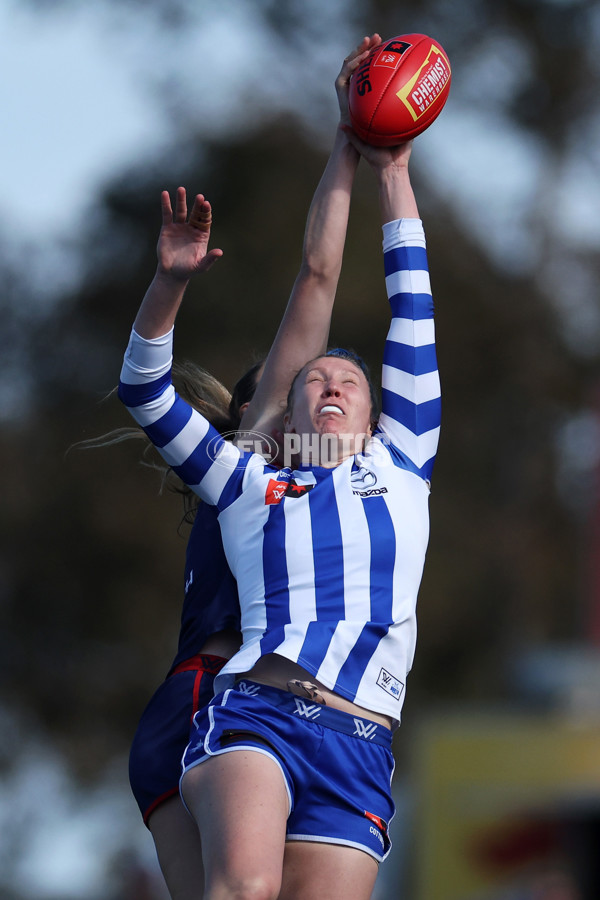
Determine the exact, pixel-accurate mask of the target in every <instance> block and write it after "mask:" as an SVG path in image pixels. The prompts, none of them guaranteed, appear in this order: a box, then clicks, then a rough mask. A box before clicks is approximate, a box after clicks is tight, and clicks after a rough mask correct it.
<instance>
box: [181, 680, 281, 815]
mask: <svg viewBox="0 0 600 900" xmlns="http://www.w3.org/2000/svg"><path fill="white" fill-rule="evenodd" d="M230 693H231V689H229V690H227V691H225V693H224V694H223V699H222V702H221V706H225V705H226V702H227V697H228V695H229V694H230ZM208 719H209V722H210V725H209V728H208V731H207V732H206V737H205V738H204V749H205V750H206V753H205V754H204V756H201V757H200V759H196V760H194V762H193V763H190V764H189V766H186V767H185V768H184V770H183V772H182V773H181V777H180V779H179V796H180V797H181V802H182V803H183V805H184V807H185V809H186V810H187V812H188V813H189V814H190V815H192V812H191V810H190V809H189V807H188V806H187V804H186V802H185V800H184V799H183V794H182V791H181V786H182V783H183V778H184V776H185V775H186V773H187V772H190V771H191V770H192V769H194V768H195V767H196V766H199V765H200V764H201V763H203V762H206V760H207V759H211V758H212V757H213V756H222V755H223V754H224V753H234V752H235V751H236V750H252V751H254V753H262V755H263V756H268V758H269V759H272V760H273V762H274V763H275V764H276V765H277V768H278V769H279V771H280V772H281V777H282V778H283V784H284V787H285V792H286V795H287V799H288V813H287V815H288V818H289V817H290V816H291V814H292V810H293V806H292V792H291V791H290V786H289V784H288V780H287V778H286V775H285V772H284V770H283V766H282V765H281V762H280V761H279V759H278V758H277V756H275V754H274V753H273V752H271V751H270V750H269V749H268V747H257V746H256V744H235V745H234V746H233V747H224V748H223V749H222V750H210V749H209V746H208V744H209V736H210V733H211V731H212V730H213V728H214V727H215V721H214V715H213V707H212V705H210V706H209V707H208ZM256 737H257V738H258V739H259V740H260V739H261V736H260V734H257V735H256ZM262 740H264V738H263V739H262ZM189 743H191V741H190V742H189ZM188 747H189V744H188ZM186 751H187V747H186V748H185V750H184V752H183V756H182V757H181V764H182V766H183V760H184V757H185V754H186Z"/></svg>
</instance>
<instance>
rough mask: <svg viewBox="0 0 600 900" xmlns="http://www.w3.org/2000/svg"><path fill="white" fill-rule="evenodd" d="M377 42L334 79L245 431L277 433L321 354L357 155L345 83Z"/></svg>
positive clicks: (366, 42) (353, 56) (365, 43)
mask: <svg viewBox="0 0 600 900" xmlns="http://www.w3.org/2000/svg"><path fill="white" fill-rule="evenodd" d="M380 42H381V38H380V36H379V35H378V34H373V35H371V36H370V37H365V38H363V40H362V41H361V43H360V44H359V45H358V46H357V47H356V48H355V49H354V50H353V51H352V52H351V53H350V54H349V55H348V56H347V57H346V59H345V60H344V63H343V65H342V68H341V70H340V72H339V75H338V76H337V79H336V83H335V86H336V92H337V96H338V103H339V107H340V124H339V127H338V129H337V131H336V135H335V140H334V144H333V148H332V151H331V154H330V156H329V160H328V162H327V165H326V166H325V170H324V172H323V175H322V177H321V179H320V181H319V184H318V186H317V188H316V191H315V194H314V196H313V200H312V203H311V205H310V209H309V212H308V217H307V222H306V229H305V234H304V243H303V249H302V262H301V265H300V271H299V273H298V276H297V278H296V281H295V283H294V287H293V289H292V293H291V295H290V299H289V301H288V305H287V308H286V310H285V313H284V316H283V319H282V321H281V324H280V326H279V330H278V332H277V335H276V337H275V340H274V342H273V345H272V347H271V350H270V352H269V355H268V357H267V361H266V364H265V370H264V374H263V377H262V379H261V382H260V384H259V386H258V388H257V391H256V394H255V396H254V399H253V400H252V404H251V405H250V408H249V410H248V411H247V412H246V414H245V416H244V419H243V420H242V427H243V428H245V429H256V430H258V431H262V432H266V433H269V434H270V433H271V432H272V430H273V429H274V428H275V429H279V430H281V429H282V417H283V412H284V410H285V405H286V400H287V395H288V391H289V388H290V385H291V382H292V380H293V378H294V376H295V375H296V373H297V372H298V371H299V369H301V368H302V366H303V365H304V364H305V363H306V362H307V361H308V360H309V359H313V358H314V357H316V356H318V355H319V354H321V353H323V352H324V351H325V348H326V346H327V340H328V337H329V327H330V322H331V313H332V309H333V303H334V300H335V294H336V290H337V285H338V280H339V276H340V271H341V267H342V256H343V252H344V244H345V240H346V230H347V225H348V215H349V211H350V196H351V192H352V185H353V182H354V176H355V174H356V168H357V165H358V161H359V154H358V153H357V151H356V150H355V148H354V147H353V146H352V144H351V143H350V141H349V140H348V136H347V134H346V133H345V132H344V131H343V127H344V126H345V125H347V124H348V123H349V116H348V84H349V81H350V77H351V76H352V74H353V72H355V71H356V69H357V68H358V66H360V64H361V63H362V62H363V60H364V59H365V58H366V56H367V55H368V53H369V52H370V51H371V50H372V49H373V48H374V47H376V46H377V45H378V44H379V43H380Z"/></svg>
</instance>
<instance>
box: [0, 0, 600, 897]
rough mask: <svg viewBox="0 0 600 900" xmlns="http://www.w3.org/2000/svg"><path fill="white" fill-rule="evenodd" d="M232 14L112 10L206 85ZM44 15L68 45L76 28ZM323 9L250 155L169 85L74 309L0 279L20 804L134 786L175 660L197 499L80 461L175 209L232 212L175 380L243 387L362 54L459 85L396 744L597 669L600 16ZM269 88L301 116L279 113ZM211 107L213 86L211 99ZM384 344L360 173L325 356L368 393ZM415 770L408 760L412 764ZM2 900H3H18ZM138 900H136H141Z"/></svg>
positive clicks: (92, 233) (284, 290) (441, 133)
mask: <svg viewBox="0 0 600 900" xmlns="http://www.w3.org/2000/svg"><path fill="white" fill-rule="evenodd" d="M211 5H212V6H214V4H208V3H205V4H202V3H200V4H193V3H188V2H186V0H146V2H145V3H144V4H143V5H142V4H139V3H137V2H135V0H129V2H128V3H123V2H118V3H117V2H111V0H104V3H98V4H97V6H98V7H102V6H103V7H105V8H104V9H103V15H105V16H106V22H107V23H110V27H113V28H116V29H119V28H123V29H124V31H123V33H124V35H125V36H126V35H127V34H129V32H128V31H127V28H128V27H130V25H131V23H132V22H135V20H136V17H142V16H143V17H148V18H149V19H150V23H151V25H152V27H153V28H154V29H155V31H154V34H155V39H156V42H157V43H156V46H155V48H154V49H153V51H152V52H153V53H154V54H156V55H157V56H160V55H161V53H163V52H165V48H166V46H167V41H174V42H175V45H176V43H177V41H178V40H179V39H180V38H181V39H183V36H185V35H187V36H188V38H189V35H190V33H193V31H194V29H197V31H198V35H199V38H198V45H199V47H198V55H199V57H200V59H202V53H203V43H202V27H203V22H204V20H205V17H206V16H208V15H209V14H210V12H211V11H210V8H209V7H210V6H211ZM221 5H222V6H223V7H226V6H227V4H221ZM30 6H31V9H32V11H33V12H35V14H36V15H38V16H48V15H50V14H51V13H52V12H54V13H56V14H65V13H66V14H69V13H70V12H71V11H72V10H73V9H74V8H75V7H76V6H77V4H75V3H70V2H69V0H63V2H62V3H61V2H57V3H56V4H54V5H53V7H52V8H49V7H48V5H47V4H45V3H44V2H41V0H40V2H38V3H35V2H33V0H30ZM324 6H326V4H320V5H318V4H314V3H308V4H307V3H301V2H281V0H261V2H257V3H256V4H255V10H254V13H255V16H256V22H257V23H258V25H259V26H260V29H261V32H262V34H263V40H264V43H265V46H269V47H271V48H277V49H278V50H279V53H278V54H275V57H274V58H275V59H277V60H278V65H279V66H280V69H277V67H276V66H274V69H275V71H274V70H273V69H271V68H270V67H269V66H265V67H264V70H263V71H262V74H261V73H260V71H259V72H257V71H256V69H254V70H253V73H252V78H251V79H249V82H248V84H247V85H245V87H244V86H242V87H241V88H240V95H241V96H240V95H238V96H237V97H236V98H235V103H236V104H237V105H236V107H235V108H236V109H237V110H242V109H243V110H244V114H243V115H242V114H241V112H240V116H239V126H240V127H238V128H236V127H235V122H233V120H228V121H229V125H228V127H227V128H225V127H224V128H221V129H217V128H215V129H212V130H210V129H208V128H207V126H206V123H205V122H204V121H203V118H202V115H201V106H200V105H199V101H198V98H197V97H196V98H193V100H189V97H188V95H187V94H186V92H187V91H189V83H187V82H185V83H184V81H183V80H181V81H179V80H178V79H177V60H175V65H174V66H173V67H172V68H171V69H168V70H167V71H166V72H165V73H164V77H159V76H158V75H157V76H156V79H155V82H154V84H153V90H154V91H155V92H158V93H159V94H160V93H161V92H162V97H163V102H164V107H165V110H166V113H167V115H168V119H169V122H170V130H169V134H168V137H167V138H166V139H164V140H163V143H162V145H161V147H160V149H156V148H152V149H151V150H149V151H148V153H147V154H146V155H144V153H143V152H141V151H140V155H139V159H138V161H137V163H136V165H135V167H130V168H128V169H124V170H122V171H117V172H115V174H114V175H113V176H112V177H111V179H110V180H109V181H108V182H107V183H106V184H105V185H104V186H103V188H102V190H101V193H100V194H99V195H98V196H94V197H93V198H92V200H91V203H90V209H89V215H87V217H86V218H85V221H83V222H81V223H78V224H77V226H76V227H74V229H73V234H72V235H71V236H70V237H69V240H68V241H66V243H67V244H68V247H63V251H66V250H68V254H69V257H68V258H69V259H72V260H75V263H74V265H75V270H76V271H77V273H78V276H77V278H76V279H75V281H76V283H74V284H69V286H68V287H67V288H66V289H64V290H60V291H54V292H53V290H52V286H51V285H48V284H46V285H44V290H43V291H42V292H40V283H42V282H43V280H44V279H43V273H41V272H37V273H36V271H35V255H34V252H33V251H34V250H35V248H31V247H23V250H22V253H21V254H20V256H19V254H15V253H13V254H11V257H10V258H7V257H5V258H3V259H1V260H0V265H1V266H2V281H3V285H4V290H3V292H2V296H1V298H0V304H1V305H2V314H3V321H4V328H3V330H2V334H1V336H0V341H1V342H2V351H3V352H2V367H3V377H2V381H3V383H4V387H3V388H2V395H3V396H7V397H8V398H9V399H10V398H13V399H12V401H11V402H12V406H11V407H10V408H11V409H13V410H18V412H13V414H10V415H6V416H5V418H4V422H3V425H4V428H3V438H2V442H1V444H0V455H1V456H0V458H1V461H2V468H3V470H4V472H5V478H6V488H5V491H4V502H3V504H2V507H1V511H0V516H1V522H2V533H3V540H2V547H1V550H0V553H1V557H0V617H1V621H2V626H3V627H2V629H1V632H0V647H1V653H0V664H1V666H2V674H3V678H2V688H1V694H0V704H1V706H2V710H3V713H2V715H3V720H4V721H5V723H6V728H5V729H4V735H5V736H4V738H3V739H1V740H0V762H1V764H2V767H3V773H4V775H5V776H6V777H7V778H9V777H10V773H11V772H13V771H15V770H16V767H17V764H18V761H19V757H20V756H22V748H23V746H24V745H27V741H28V740H29V739H32V738H33V736H34V735H36V736H37V739H38V740H39V742H40V746H41V745H43V746H44V747H45V748H46V754H45V755H47V754H48V753H50V752H51V753H52V754H57V755H58V757H59V758H60V759H62V760H63V761H64V762H65V765H66V766H67V767H68V769H69V770H70V772H71V773H74V777H75V778H76V779H77V782H78V784H80V786H81V789H82V790H88V791H93V789H94V785H95V784H97V783H98V781H99V779H100V778H101V777H104V776H105V774H106V772H107V771H114V767H115V765H116V766H117V767H118V769H119V772H120V776H119V777H121V778H122V779H123V783H124V774H123V773H124V768H125V765H126V753H127V750H128V746H129V741H130V739H131V737H132V734H133V730H134V728H135V725H136V722H137V717H138V715H139V713H140V711H141V709H142V707H143V705H144V704H145V702H146V700H147V699H148V697H149V696H150V693H151V692H152V690H153V689H154V687H155V686H156V685H157V684H158V683H159V681H160V680H161V679H162V678H163V676H164V674H165V672H166V670H167V669H168V666H169V663H170V660H171V657H172V655H173V653H174V649H175V646H176V640H177V633H178V620H179V611H180V603H181V599H182V574H183V559H184V550H185V538H186V535H187V532H186V528H185V526H181V527H179V526H180V519H181V501H180V498H179V497H177V496H176V495H172V494H170V493H168V492H167V493H163V494H162V495H160V493H159V485H160V480H159V478H158V476H157V474H156V473H155V472H153V471H152V470H149V469H148V468H145V467H143V466H141V465H140V458H141V450H142V448H141V446H140V445H137V444H136V443H135V442H131V443H128V444H121V445H117V446H114V447H110V448H104V449H101V450H98V449H97V450H85V451H82V450H80V449H77V448H74V449H70V450H69V448H70V447H71V445H73V444H75V443H76V442H78V441H80V440H82V439H86V438H90V437H94V436H97V435H100V434H103V433H104V432H107V431H109V430H110V429H112V428H116V427H119V426H123V425H128V424H129V421H128V417H127V415H126V413H125V411H124V410H123V409H122V408H121V406H120V404H119V403H118V401H117V400H116V398H115V396H114V395H111V394H110V392H111V390H112V388H113V387H114V385H115V384H116V382H117V379H118V374H119V369H120V360H121V358H122V354H123V351H124V348H125V344H126V341H127V336H128V333H129V329H130V324H131V322H132V320H133V316H134V314H135V311H136V308H137V305H138V303H139V301H140V299H141V297H142V295H143V293H144V290H145V288H146V286H147V284H148V283H149V281H150V279H151V277H152V274H153V271H154V266H155V245H156V238H157V234H158V229H159V226H160V208H159V194H160V191H161V190H162V189H163V188H168V189H170V190H171V191H173V190H174V189H175V188H176V187H177V185H178V184H184V185H186V186H187V187H188V189H189V190H190V191H192V192H195V191H203V192H205V193H206V194H207V196H209V198H210V199H211V202H212V204H213V208H214V218H215V224H214V228H213V242H214V244H215V245H216V246H220V247H222V248H223V249H224V252H225V256H224V259H223V260H222V261H221V262H220V263H219V264H218V265H216V266H215V267H214V269H213V270H212V272H211V274H210V276H209V277H207V278H206V279H203V280H201V281H199V282H198V283H197V284H195V285H193V287H192V288H191V289H190V290H189V293H188V295H187V298H186V301H185V305H184V309H183V311H182V313H181V315H180V320H179V322H180V324H179V327H178V330H177V337H176V355H177V357H178V358H180V359H185V358H188V359H193V360H195V361H197V362H199V363H200V364H202V365H203V366H205V367H206V368H208V369H209V370H210V371H211V372H213V373H214V374H215V375H217V376H218V377H219V378H220V379H221V380H222V381H223V382H224V383H225V384H227V385H228V386H231V385H232V384H233V383H234V381H235V380H236V379H237V377H238V376H239V375H240V374H241V372H242V371H243V370H244V369H245V367H246V365H247V364H249V363H250V362H251V361H252V360H253V358H254V357H255V356H256V355H257V354H262V353H264V352H265V351H266V350H267V349H268V347H269V344H270V341H271V339H272V337H273V335H274V332H275V329H276V326H277V322H278V319H279V316H280V314H281V312H282V310H283V308H284V305H285V303H286V300H287V296H288V293H289V290H290V288H291V285H292V283H293V280H294V277H295V274H296V270H297V267H298V264H299V260H300V249H301V241H302V234H303V227H304V219H305V215H306V211H307V209H308V204H309V202H310V198H311V195H312V192H313V190H314V187H315V185H316V183H317V181H318V178H319V176H320V173H321V170H322V167H323V165H324V162H325V159H326V155H327V150H328V145H329V142H330V140H331V138H332V135H333V131H334V128H335V118H336V117H335V99H334V94H333V80H334V78H335V75H336V74H337V71H338V68H339V64H340V61H341V58H342V57H343V55H344V54H345V53H346V52H347V51H348V49H349V47H350V46H352V44H353V43H355V42H356V41H357V40H358V38H359V37H360V36H361V35H362V34H363V33H369V32H371V31H373V30H378V31H379V32H380V33H381V34H382V35H383V36H384V37H392V36H394V35H396V34H400V33H407V32H411V31H417V32H424V33H430V34H432V35H434V36H435V37H437V38H438V39H439V40H440V41H441V43H442V44H443V46H444V47H445V49H446V50H447V52H448V54H449V57H450V60H451V62H452V64H453V79H454V80H453V87H452V91H451V95H450V100H449V102H448V105H447V108H446V110H445V111H444V113H443V115H442V117H441V118H440V120H439V122H438V123H436V125H435V126H434V128H433V129H432V130H431V133H430V134H427V135H423V137H422V138H420V139H417V141H415V147H414V151H413V160H412V173H413V182H414V186H415V190H416V194H417V197H418V200H419V204H420V208H421V212H422V216H423V219H424V221H425V226H426V232H427V236H428V249H429V258H430V267H431V278H432V286H433V292H434V300H435V302H436V314H437V334H438V344H439V362H440V370H441V375H442V386H443V393H444V407H443V434H442V440H441V445H440V451H439V456H438V462H437V467H436V471H435V474H434V486H433V492H432V497H431V513H432V534H431V542H430V550H429V555H428V561H427V564H426V570H425V577H424V581H423V585H422V589H421V593H420V598H419V622H420V635H419V645H418V649H417V658H416V664H415V668H414V671H413V672H412V674H411V677H410V679H409V690H408V695H407V702H406V707H405V710H406V711H405V715H404V726H403V727H404V729H405V731H406V732H410V729H411V722H414V721H415V719H416V718H417V717H418V716H419V714H420V713H421V712H422V711H423V710H424V709H427V708H429V707H430V706H433V705H440V704H443V703H453V704H460V703H474V702H478V703H484V704H492V703H493V702H495V701H500V702H504V703H506V702H514V703H518V702H519V693H518V690H517V686H516V684H515V667H514V663H515V661H516V660H518V659H519V658H520V657H521V655H522V654H523V653H524V652H526V651H527V649H528V648H531V647H539V646H554V645H566V644H572V643H577V642H582V643H584V642H590V641H592V640H593V639H594V634H593V632H592V623H593V604H594V601H596V602H597V601H598V599H600V598H598V596H597V591H598V585H597V584H596V585H594V583H593V581H592V579H591V572H592V565H591V560H592V557H593V549H594V548H593V547H592V537H593V534H592V528H591V522H592V519H593V514H594V512H595V504H597V502H598V493H597V483H596V480H595V475H596V464H597V461H598V457H599V450H598V430H599V429H598V409H597V406H596V404H597V398H598V397H597V394H598V382H597V365H598V356H599V353H600V315H599V311H598V301H597V296H598V285H599V278H600V272H599V268H598V257H599V254H598V243H597V239H598V223H597V222H596V225H595V226H593V225H592V224H591V223H586V220H585V215H584V214H583V213H581V212H579V211H578V210H580V209H581V210H583V211H585V210H586V209H587V207H586V206H585V203H586V195H589V196H594V192H596V191H597V189H598V175H597V173H598V164H599V162H600V149H599V148H600V140H598V137H599V131H600V104H599V102H598V91H597V85H598V76H599V71H598V68H599V63H598V60H599V59H600V53H599V52H598V51H599V48H600V15H599V10H598V6H597V4H594V3H592V2H586V0H562V2H561V0H502V2H499V3H486V2H483V0H464V2H463V3H461V4H445V3H442V2H439V0H423V2H421V3H419V4H416V5H415V4H402V3H400V4H398V3H391V2H385V0H369V2H366V0H365V2H362V3H360V4H356V3H351V2H349V0H348V2H342V3H340V4H334V6H335V7H336V9H335V10H331V9H330V10H328V9H323V7H324ZM340 23H342V24H343V27H342V24H340ZM126 26H127V27H126ZM107 27H109V26H107ZM335 28H337V29H338V31H337V32H334V29H335ZM342 38H343V40H342ZM123 40H124V41H126V37H125V38H124V39H123ZM344 41H345V42H344ZM161 42H163V43H161ZM233 51H235V52H243V36H241V34H240V30H239V29H238V30H236V29H235V28H233V29H232V33H231V37H230V40H229V41H225V42H224V51H223V52H233ZM206 52H207V53H208V50H207V51H206ZM211 52H214V48H213V50H212V51H211ZM313 60H314V65H313ZM181 67H182V68H184V67H185V60H182V61H181ZM262 81H265V82H268V85H267V86H266V87H265V92H264V93H263V94H261V93H260V91H259V89H258V87H257V85H260V84H261V83H262ZM275 81H277V82H279V90H280V91H281V93H282V94H285V93H286V92H288V93H289V94H290V95H291V94H292V93H294V94H295V95H296V97H295V99H294V102H292V100H291V99H290V97H289V96H288V98H287V99H288V101H289V102H283V100H281V98H279V100H278V101H277V102H271V98H272V95H273V94H274V91H275V85H274V82H275ZM210 90H211V83H210V71H206V72H205V76H204V79H203V81H202V83H201V84H199V85H198V93H199V95H200V97H202V95H203V94H204V93H209V92H210ZM298 94H301V95H302V96H301V97H300V99H298V96H297V95H298ZM228 102H229V101H228V98H224V99H223V100H222V103H223V104H224V105H225V106H226V105H227V104H228ZM232 104H233V100H232ZM434 132H436V134H435V135H434ZM509 139H510V140H509ZM421 147H422V148H423V149H422V152H421ZM515 148H518V151H517V150H516V149H515ZM515 185H516V188H515ZM577 203H579V204H580V206H579V207H578V206H577V205H576V204H577ZM41 294H43V296H44V298H45V299H44V302H40V296H41ZM48 298H50V299H48ZM387 315H388V311H387V304H386V300H385V289H384V284H383V276H382V264H381V253H380V225H379V212H378V205H377V197H376V191H375V188H374V180H373V178H372V175H371V173H370V172H369V171H368V170H367V167H366V166H364V164H363V165H362V166H361V169H360V171H359V176H358V179H357V184H356V190H355V194H354V198H353V206H352V212H351V222H350V228H349V235H348V243H347V250H346V254H345V263H344V271H343V275H342V279H341V283H340V288H339V292H338V302H337V307H336V312H335V317H334V325H333V328H332V340H333V342H334V343H335V344H351V345H356V346H357V347H358V349H360V351H361V352H362V353H363V354H364V356H365V357H366V358H367V359H368V361H369V362H370V363H371V365H372V367H373V368H374V370H375V371H377V368H378V366H379V364H380V358H381V357H380V353H381V348H382V342H383V336H384V334H385V331H386V328H387ZM15 398H16V399H15ZM67 451H68V452H67ZM594 591H595V593H596V595H594ZM397 740H398V754H399V758H400V759H402V757H403V753H404V748H405V745H406V744H407V742H409V741H410V735H409V734H408V735H405V734H403V733H402V732H401V734H400V736H399V738H398V739H397ZM115 761H116V762H115ZM111 767H113V768H112V769H111ZM117 780H118V779H117ZM7 797H8V794H7V793H6V792H5V799H6V798H7ZM131 802H133V801H131ZM34 809H35V807H34ZM12 816H13V817H14V816H15V811H14V809H13V810H12ZM17 820H18V821H19V822H21V819H20V818H19V816H18V815H17ZM7 821H8V819H7ZM21 827H23V828H24V827H25V825H24V823H23V822H21ZM141 828H142V826H141V825H140V830H141ZM113 874H114V873H113ZM111 883H112V882H111ZM6 890H7V891H8V890H9V889H8V887H7V888H6ZM11 890H13V891H14V895H11V894H9V893H7V894H6V896H7V897H8V896H14V897H15V898H17V897H21V896H26V895H27V894H26V892H25V891H24V892H23V894H20V893H19V892H18V891H17V889H16V888H15V887H14V885H13V887H12V888H11ZM119 890H120V891H121V893H120V894H119V893H117V894H116V895H115V896H126V895H127V896H132V897H133V896H138V895H136V894H135V893H134V892H133V891H132V892H131V893H130V894H126V892H125V888H123V887H121V888H120V889H119ZM101 895H103V896H106V893H104V894H101ZM80 896H83V894H80ZM85 896H90V897H91V896H94V895H93V893H90V894H89V895H87V894H86V895H85ZM139 896H141V894H139Z"/></svg>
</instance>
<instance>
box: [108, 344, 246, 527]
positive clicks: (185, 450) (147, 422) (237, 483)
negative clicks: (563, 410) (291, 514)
mask: <svg viewBox="0 0 600 900" xmlns="http://www.w3.org/2000/svg"><path fill="white" fill-rule="evenodd" d="M172 344H173V331H172V330H171V331H170V332H169V334H166V335H164V336H163V337H159V338H155V339H153V340H146V339H145V338H142V337H140V336H139V335H138V334H137V333H136V332H135V331H132V333H131V338H130V340H129V345H128V347H127V350H126V352H125V358H124V361H123V368H122V370H121V378H120V382H119V399H120V400H121V401H122V402H123V403H124V404H125V406H126V407H127V409H128V410H129V412H130V413H131V415H132V416H133V418H134V419H135V421H136V422H137V423H138V425H140V426H141V427H142V428H143V429H144V431H145V432H146V434H147V436H148V438H149V439H150V441H151V442H152V443H153V444H154V446H155V447H156V448H157V450H158V451H159V453H160V454H161V456H162V457H163V459H164V460H165V462H166V463H167V465H169V466H171V467H172V468H173V470H174V472H175V473H176V474H177V475H178V476H179V477H180V478H181V480H182V481H183V482H185V484H187V485H188V486H189V487H190V488H191V489H192V490H193V491H194V492H195V493H196V494H198V495H199V496H200V497H202V499H203V500H205V501H206V502H207V503H210V504H212V505H213V506H217V507H218V508H219V509H223V508H225V506H228V505H229V504H230V503H232V502H233V500H234V499H235V497H236V496H237V495H239V493H240V491H241V488H242V477H243V470H244V469H245V464H244V463H245V461H244V460H242V458H241V453H240V451H239V450H238V449H237V447H235V446H234V445H233V444H232V443H231V442H230V441H225V440H223V438H222V437H221V435H220V434H219V432H218V431H217V430H216V429H215V428H213V426H212V425H211V424H210V423H209V422H208V420H207V419H205V418H204V416H202V415H201V414H200V413H199V412H197V411H196V410H195V409H193V408H192V407H191V406H190V405H189V404H188V403H186V402H185V401H184V400H182V398H181V397H180V396H179V395H178V394H177V393H176V391H175V388H174V387H173V384H172V383H171V364H172Z"/></svg>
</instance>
